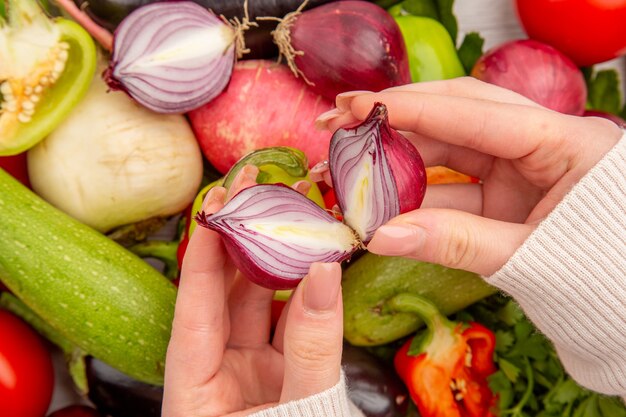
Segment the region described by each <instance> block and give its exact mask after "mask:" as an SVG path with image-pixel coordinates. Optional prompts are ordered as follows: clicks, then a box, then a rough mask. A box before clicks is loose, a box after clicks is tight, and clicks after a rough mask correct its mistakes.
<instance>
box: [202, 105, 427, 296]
mask: <svg viewBox="0 0 626 417" xmlns="http://www.w3.org/2000/svg"><path fill="white" fill-rule="evenodd" d="M329 168H330V173H331V175H332V180H333V186H334V188H335V194H336V196H337V202H338V204H339V206H340V208H341V209H342V210H343V220H344V221H345V222H346V224H347V225H345V224H343V223H341V222H340V221H338V220H337V219H336V218H335V217H333V216H331V215H330V214H329V213H327V212H326V211H324V210H323V209H321V208H320V207H319V206H317V205H316V204H315V203H314V202H312V201H311V200H309V199H308V198H306V197H304V196H303V195H301V194H300V193H298V192H296V191H294V190H292V189H291V188H288V187H285V186H283V185H276V184H266V185H256V186H253V187H250V188H246V189H245V190H243V191H241V192H239V193H238V194H237V195H236V196H235V197H234V198H233V199H232V200H230V201H229V202H228V203H226V205H225V206H224V207H223V208H222V209H221V210H220V211H219V212H217V213H215V214H213V215H210V216H207V215H205V214H204V213H202V212H201V213H199V214H198V216H197V218H196V221H197V222H198V224H199V225H200V226H204V227H207V228H209V229H211V230H215V231H216V232H218V233H219V234H220V235H221V236H222V238H223V239H224V242H225V245H226V249H227V250H228V253H229V254H230V256H231V257H232V258H233V260H234V262H235V265H236V266H237V268H239V270H240V271H241V272H242V273H243V274H244V275H246V276H247V277H248V279H250V280H252V281H254V282H256V283H257V284H259V285H262V286H264V287H267V288H272V289H287V288H293V287H295V286H296V285H297V284H298V282H299V281H300V279H301V278H303V277H304V276H305V275H306V274H307V273H308V271H309V268H310V266H311V264H312V263H313V262H335V261H342V260H344V259H347V258H349V257H350V256H351V255H352V253H353V252H354V251H355V250H356V249H357V248H358V247H360V246H362V244H363V243H367V242H369V241H370V240H371V238H372V236H373V234H374V232H375V231H376V229H377V228H378V227H380V226H382V225H383V224H385V223H386V222H387V221H389V220H390V219H391V218H392V217H395V216H397V215H398V214H401V213H404V212H406V211H409V210H413V209H416V208H418V207H419V206H420V205H421V203H422V200H423V198H424V193H425V192H426V170H425V168H424V163H423V162H422V158H421V157H420V155H419V153H418V152H417V150H416V149H415V147H413V145H412V144H411V143H410V142H409V141H408V140H407V139H406V138H405V137H404V136H402V135H401V134H400V133H398V132H396V131H395V130H393V129H392V128H391V127H390V126H389V121H388V118H387V108H386V107H385V106H384V105H383V104H381V103H376V104H375V106H374V108H373V109H372V111H371V112H370V114H369V116H368V117H367V119H366V120H365V121H364V122H363V123H361V124H360V125H358V126H356V127H354V128H347V129H339V130H337V132H335V134H334V136H333V138H332V140H331V145H330V157H329Z"/></svg>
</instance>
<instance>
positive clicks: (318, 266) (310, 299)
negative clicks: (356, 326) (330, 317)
mask: <svg viewBox="0 0 626 417" xmlns="http://www.w3.org/2000/svg"><path fill="white" fill-rule="evenodd" d="M304 284H305V285H304V294H303V304H304V308H305V309H306V310H308V311H310V312H313V313H321V312H327V311H334V310H335V308H336V307H337V297H338V295H339V288H340V287H341V266H339V264H338V263H336V262H334V263H329V264H327V263H314V264H313V265H311V269H310V271H309V276H308V277H306V282H305V283H304Z"/></svg>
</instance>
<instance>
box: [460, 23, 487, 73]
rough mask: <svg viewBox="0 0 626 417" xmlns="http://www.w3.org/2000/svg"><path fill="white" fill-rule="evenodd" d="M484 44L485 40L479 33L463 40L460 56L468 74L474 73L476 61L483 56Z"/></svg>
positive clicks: (469, 34)
mask: <svg viewBox="0 0 626 417" xmlns="http://www.w3.org/2000/svg"><path fill="white" fill-rule="evenodd" d="M484 44H485V40H484V39H483V38H482V37H481V36H480V35H479V34H478V33H477V32H471V33H468V34H467V35H465V38H463V42H462V43H461V46H460V47H459V50H458V55H459V59H460V60H461V63H462V64H463V68H465V72H466V73H467V74H469V73H471V72H472V68H474V65H475V64H476V61H478V58H480V57H481V56H482V55H483V45H484Z"/></svg>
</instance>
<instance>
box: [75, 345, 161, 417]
mask: <svg viewBox="0 0 626 417" xmlns="http://www.w3.org/2000/svg"><path fill="white" fill-rule="evenodd" d="M86 367H87V384H88V386H89V393H88V397H89V399H90V400H91V402H93V403H94V405H95V406H96V407H97V408H98V410H99V411H100V412H102V413H103V414H106V415H110V416H111V417H161V403H162V402H163V387H161V386H156V385H150V384H146V383H143V382H139V381H137V380H135V379H133V378H131V377H129V376H128V375H126V374H124V373H122V372H120V371H118V370H117V369H114V368H112V367H110V366H109V365H107V364H106V363H104V362H102V361H99V360H98V359H95V358H92V357H89V358H87V360H86Z"/></svg>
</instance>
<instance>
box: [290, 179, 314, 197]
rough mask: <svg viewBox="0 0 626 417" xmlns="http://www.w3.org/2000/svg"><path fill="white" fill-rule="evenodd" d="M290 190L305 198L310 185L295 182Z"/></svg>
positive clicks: (304, 181) (306, 182)
mask: <svg viewBox="0 0 626 417" xmlns="http://www.w3.org/2000/svg"><path fill="white" fill-rule="evenodd" d="M291 188H293V189H294V190H296V191H297V192H299V193H300V194H302V195H304V196H306V195H307V194H308V193H309V191H310V190H311V183H310V182H308V181H306V180H302V181H296V182H294V183H293V185H292V186H291Z"/></svg>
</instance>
